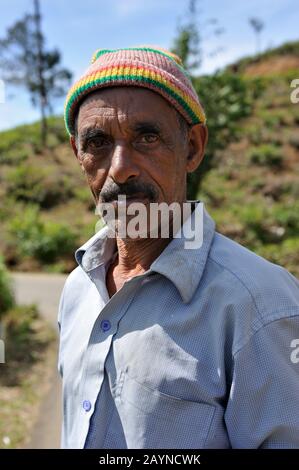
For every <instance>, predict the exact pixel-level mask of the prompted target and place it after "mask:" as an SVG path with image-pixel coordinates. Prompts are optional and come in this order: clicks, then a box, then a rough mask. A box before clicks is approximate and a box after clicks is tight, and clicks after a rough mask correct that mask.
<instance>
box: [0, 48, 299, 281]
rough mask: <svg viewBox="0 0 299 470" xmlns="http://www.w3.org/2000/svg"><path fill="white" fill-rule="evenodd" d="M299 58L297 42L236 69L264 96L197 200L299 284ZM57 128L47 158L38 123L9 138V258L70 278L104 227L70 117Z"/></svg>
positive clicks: (1, 210)
mask: <svg viewBox="0 0 299 470" xmlns="http://www.w3.org/2000/svg"><path fill="white" fill-rule="evenodd" d="M298 51H299V42H296V43H291V44H290V43H289V44H286V45H283V46H281V47H280V48H277V49H275V50H272V51H267V52H266V53H265V54H263V55H261V56H258V57H253V58H245V59H242V61H239V62H238V63H236V64H233V65H232V66H230V67H228V68H227V70H226V73H227V72H229V73H234V74H236V75H238V76H239V77H241V79H242V81H243V82H244V83H245V85H246V87H248V89H250V87H252V86H253V79H255V86H256V83H257V82H256V77H258V87H259V92H258V93H256V97H255V98H254V99H253V101H252V103H251V108H250V113H249V115H248V116H246V117H245V118H243V119H241V120H240V121H239V122H238V123H237V124H238V129H237V131H236V134H235V136H234V139H232V140H231V141H230V142H229V143H227V142H225V144H223V146H222V148H219V149H218V150H217V151H215V155H214V159H213V164H212V169H211V170H210V171H209V172H208V173H207V174H206V175H205V177H204V178H203V181H202V185H201V189H200V191H199V193H198V197H199V198H200V199H201V200H203V201H204V202H205V203H206V205H207V208H208V210H209V212H210V213H211V215H213V216H214V218H215V220H216V223H217V230H218V231H220V232H221V233H223V234H225V235H227V236H229V237H231V238H233V239H234V240H236V241H237V242H239V243H241V244H243V245H244V246H247V247H248V248H250V249H253V250H254V251H256V252H257V253H259V254H261V255H263V256H265V257H266V258H267V259H270V260H272V261H274V262H276V263H279V264H281V265H283V266H285V267H286V268H287V269H289V270H290V271H291V272H293V273H294V274H295V275H297V276H298V277H299V177H298V175H299V132H298V126H299V105H298V104H297V105H295V104H292V103H291V102H290V82H291V80H292V79H293V78H299V52H298ZM243 82H242V83H243ZM208 118H209V116H208ZM50 126H51V129H52V130H51V135H50V139H49V148H48V149H47V150H46V151H45V150H43V149H41V148H40V146H39V143H38V124H33V125H30V126H21V127H18V128H16V129H12V130H10V131H6V132H2V133H0V163H1V173H0V180H1V185H0V196H1V199H0V200H1V202H0V218H1V232H2V234H3V237H1V240H0V251H1V252H2V253H3V254H4V257H5V260H6V263H7V264H8V265H9V267H10V268H11V269H22V270H40V269H45V270H50V271H65V272H67V271H69V270H70V269H72V268H73V267H74V266H75V262H74V257H73V251H74V249H75V247H77V246H79V244H80V243H82V242H83V241H85V240H86V239H87V238H88V237H90V236H91V235H92V234H93V233H94V226H95V223H96V222H97V220H98V219H97V217H96V216H95V215H94V205H93V201H92V197H91V195H90V193H89V190H88V188H87V187H86V183H85V180H84V177H83V175H82V173H81V170H80V168H79V165H78V163H77V161H76V159H75V157H74V155H73V154H72V152H71V150H70V148H69V144H68V140H67V137H66V134H65V131H64V127H63V121H62V119H61V118H60V117H57V118H52V119H51V120H50ZM24 136H26V141H25V140H24Z"/></svg>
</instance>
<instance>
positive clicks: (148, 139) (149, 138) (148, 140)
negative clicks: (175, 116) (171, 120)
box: [138, 133, 159, 144]
mask: <svg viewBox="0 0 299 470" xmlns="http://www.w3.org/2000/svg"><path fill="white" fill-rule="evenodd" d="M158 140H159V136H158V135H157V134H154V133H146V134H142V135H141V136H140V137H139V139H138V142H140V143H141V144H155V143H156V142H158Z"/></svg>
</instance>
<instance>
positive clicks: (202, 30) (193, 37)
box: [171, 0, 224, 73]
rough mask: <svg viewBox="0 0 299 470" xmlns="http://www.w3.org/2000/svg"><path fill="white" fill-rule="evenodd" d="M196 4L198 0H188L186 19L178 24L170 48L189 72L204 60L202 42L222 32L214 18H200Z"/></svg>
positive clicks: (216, 50)
mask: <svg viewBox="0 0 299 470" xmlns="http://www.w3.org/2000/svg"><path fill="white" fill-rule="evenodd" d="M198 5H199V0H189V4H188V9H187V12H186V14H185V18H186V20H185V21H184V22H183V23H182V24H180V25H179V26H178V32H177V36H176V38H175V39H174V43H173V47H172V49H171V50H172V52H174V53H175V54H177V55H178V56H179V57H180V58H181V59H182V62H183V65H184V67H185V69H186V70H188V71H189V72H190V73H191V72H194V71H195V70H199V68H200V66H201V64H202V62H203V60H204V50H203V43H204V42H206V41H207V40H208V39H210V37H211V36H212V35H213V36H220V35H221V34H223V33H224V28H221V27H219V26H218V20H217V19H216V18H209V19H206V20H201V19H200V17H199V14H200V13H201V11H200V10H199V8H198ZM211 28H212V29H211ZM222 49H223V48H219V47H218V48H217V49H215V50H213V51H211V52H210V53H209V54H207V55H209V56H215V55H217V54H218V53H219V52H220V51H221V50H222Z"/></svg>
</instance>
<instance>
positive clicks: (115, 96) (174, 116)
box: [71, 87, 207, 204]
mask: <svg viewBox="0 0 299 470" xmlns="http://www.w3.org/2000/svg"><path fill="white" fill-rule="evenodd" d="M77 134H78V136H77V138H76V139H74V138H72V139H71V143H72V146H73V149H74V152H75V154H76V156H77V157H78V159H79V161H80V165H81V167H82V169H83V171H84V172H85V174H86V177H87V180H88V183H89V185H90V188H91V191H92V193H93V195H94V197H95V200H96V202H113V201H114V200H117V197H118V195H126V196H127V197H128V196H131V197H136V200H138V201H140V202H144V203H148V202H158V203H160V202H166V203H167V204H171V203H172V202H179V203H181V202H184V201H185V200H186V174H187V172H192V171H194V170H195V168H196V167H197V166H198V165H199V163H200V161H201V159H202V157H203V153H204V147H205V143H206V138H207V132H206V128H205V127H204V126H202V125H196V126H193V128H192V129H191V130H190V131H189V132H186V133H185V135H184V133H183V131H182V127H181V126H180V124H179V119H178V113H177V112H176V110H175V109H174V108H173V107H172V106H170V105H169V104H168V102H167V101H166V100H164V98H162V97H160V96H159V95H158V94H157V93H155V92H152V91H150V90H148V89H143V88H133V87H116V88H107V89H103V90H99V91H97V92H94V93H92V94H91V95H89V96H88V97H87V98H86V99H85V101H84V102H83V103H82V105H81V106H80V109H79V114H78V119H77Z"/></svg>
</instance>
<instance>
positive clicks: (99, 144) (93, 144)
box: [85, 136, 111, 152]
mask: <svg viewBox="0 0 299 470" xmlns="http://www.w3.org/2000/svg"><path fill="white" fill-rule="evenodd" d="M110 144H111V142H110V140H109V139H108V138H107V137H105V136H97V137H90V138H89V139H87V141H86V143H85V149H86V150H88V151H91V152H92V151H99V150H103V149H105V148H107V147H108V146H109V145H110Z"/></svg>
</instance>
